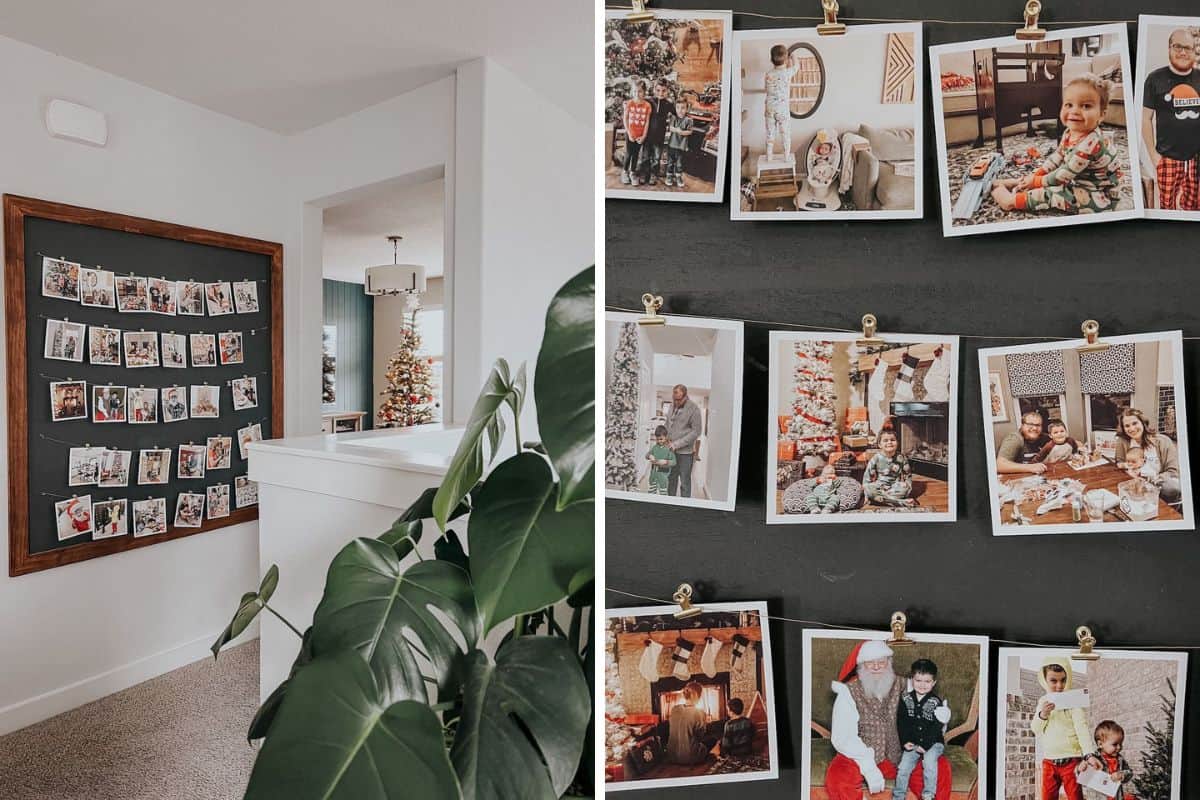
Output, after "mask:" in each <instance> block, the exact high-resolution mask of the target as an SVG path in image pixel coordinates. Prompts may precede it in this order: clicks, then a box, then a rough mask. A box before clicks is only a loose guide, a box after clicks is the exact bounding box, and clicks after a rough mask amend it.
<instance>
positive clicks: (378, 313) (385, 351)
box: [366, 278, 452, 417]
mask: <svg viewBox="0 0 1200 800" xmlns="http://www.w3.org/2000/svg"><path fill="white" fill-rule="evenodd" d="M425 283H426V286H425V289H426V291H425V293H424V294H423V295H421V308H422V309H428V310H434V309H442V308H443V306H444V304H445V291H444V290H445V285H444V282H443V280H442V279H441V278H429V279H428V280H427V281H426V282H425ZM373 305H374V307H375V363H374V365H373V369H372V376H373V377H372V385H373V387H374V393H373V394H372V395H371V402H372V407H371V408H368V409H366V410H367V411H368V412H369V413H370V414H371V416H372V417H374V415H375V413H376V412H377V411H379V403H380V401H381V400H382V399H383V392H384V391H385V390H386V389H387V386H388V380H387V378H386V377H385V375H386V373H387V365H388V361H390V360H391V358H392V356H393V355H395V353H396V349H397V348H398V347H399V346H400V331H401V329H402V328H403V326H404V324H405V319H406V318H407V316H408V312H407V308H406V306H405V298H404V297H401V296H399V295H396V296H391V297H376V298H375V301H374V303H373ZM427 320H428V317H427V315H425V314H422V313H418V314H417V327H418V328H419V329H420V332H421V339H422V342H423V347H422V350H423V351H424V352H426V353H429V352H432V351H431V350H430V348H429V347H428V345H429V344H430V343H431V341H433V339H431V331H430V328H429V324H428V322H427ZM442 334H444V332H442ZM443 338H444V335H437V340H439V341H440V340H441V339H443ZM443 344H444V343H443ZM439 352H441V353H443V354H445V355H446V356H447V360H448V361H452V358H450V355H451V354H447V353H446V351H445V349H442V350H440V351H439ZM443 402H444V401H443Z"/></svg>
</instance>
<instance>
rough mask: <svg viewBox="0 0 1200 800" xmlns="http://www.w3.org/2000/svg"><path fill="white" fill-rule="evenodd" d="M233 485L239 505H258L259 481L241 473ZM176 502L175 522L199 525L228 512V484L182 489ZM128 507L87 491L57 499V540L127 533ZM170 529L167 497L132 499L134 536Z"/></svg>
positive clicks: (126, 503)
mask: <svg viewBox="0 0 1200 800" xmlns="http://www.w3.org/2000/svg"><path fill="white" fill-rule="evenodd" d="M143 452H144V451H143ZM167 452H169V451H167ZM233 485H234V503H235V505H236V507H237V508H247V507H249V506H253V505H257V503H258V484H257V483H255V482H254V481H252V480H250V479H249V478H247V477H245V476H244V475H241V476H238V477H236V478H234V484H233ZM175 503H176V505H175V519H174V523H173V526H174V527H176V528H199V527H201V526H202V525H203V523H204V520H205V519H210V520H215V519H222V518H225V517H228V516H229V484H228V483H219V484H215V485H213V486H208V487H205V491H204V492H180V493H179V495H178V496H177V498H176V501H175ZM206 504H207V505H206ZM206 509H207V514H206ZM129 510H130V509H129V500H127V499H125V498H118V499H107V500H96V501H95V502H93V501H92V496H91V495H86V494H85V495H77V496H74V497H70V498H67V499H66V500H61V501H59V502H56V503H55V504H54V517H55V521H56V525H57V528H58V540H59V541H60V542H62V541H66V540H68V539H74V538H75V537H77V536H84V535H87V534H91V537H92V538H91V540H92V541H100V540H103V539H112V538H114V537H117V536H124V535H126V534H128V533H129V532H130V529H129ZM167 530H168V527H167V500H166V498H165V497H150V498H147V499H145V500H134V501H133V535H134V536H135V537H141V536H151V535H154V534H159V533H166V532H167Z"/></svg>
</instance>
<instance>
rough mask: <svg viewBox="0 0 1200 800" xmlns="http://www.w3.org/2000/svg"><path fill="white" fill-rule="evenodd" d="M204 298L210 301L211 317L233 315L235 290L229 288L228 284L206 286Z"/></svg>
mask: <svg viewBox="0 0 1200 800" xmlns="http://www.w3.org/2000/svg"><path fill="white" fill-rule="evenodd" d="M204 296H205V298H206V299H207V301H208V315H209V316H210V317H216V316H220V315H221V314H232V313H233V290H232V289H230V288H229V283H228V282H226V281H220V282H218V283H206V284H204Z"/></svg>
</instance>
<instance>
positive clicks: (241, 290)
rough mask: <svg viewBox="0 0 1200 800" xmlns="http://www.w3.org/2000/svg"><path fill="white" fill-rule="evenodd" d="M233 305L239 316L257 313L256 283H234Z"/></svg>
mask: <svg viewBox="0 0 1200 800" xmlns="http://www.w3.org/2000/svg"><path fill="white" fill-rule="evenodd" d="M233 305H234V307H235V308H236V309H237V313H239V314H254V313H257V312H258V283H257V282H256V281H234V282H233Z"/></svg>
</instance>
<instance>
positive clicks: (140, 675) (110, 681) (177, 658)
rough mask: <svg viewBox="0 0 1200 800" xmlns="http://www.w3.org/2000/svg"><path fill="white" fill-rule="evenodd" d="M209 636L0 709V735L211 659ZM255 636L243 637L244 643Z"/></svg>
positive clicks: (210, 637)
mask: <svg viewBox="0 0 1200 800" xmlns="http://www.w3.org/2000/svg"><path fill="white" fill-rule="evenodd" d="M212 638H213V637H212V636H205V637H203V638H199V639H194V640H192V641H190V642H184V643H183V644H180V645H176V646H175V647H172V648H169V649H167V650H163V651H162V652H159V653H155V654H153V655H149V656H146V657H145V658H140V659H138V660H136V661H131V662H129V663H128V664H123V665H121V666H119V667H115V668H113V669H110V670H108V671H107V672H101V673H100V674H98V675H93V676H91V677H89V678H84V679H83V680H81V681H76V682H74V683H69V684H67V685H66V686H62V687H60V688H58V689H52V690H50V691H49V692H44V693H42V694H39V695H37V696H35V697H30V698H29V699H28V700H21V701H20V702H17V703H13V704H12V705H9V706H5V707H4V708H0V736H3V735H4V734H6V733H12V732H14V731H18V730H20V729H21V728H25V727H28V726H30V725H33V724H35V723H38V722H41V721H42V720H46V719H49V718H50V717H53V716H56V715H58V714H62V713H63V712H66V711H70V710H71V709H73V708H78V707H79V706H82V705H85V704H87V703H90V702H92V701H93V700H99V699H100V698H102V697H107V696H108V695H110V694H113V693H114V692H119V691H121V690H122V689H128V688H129V687H130V686H136V685H137V684H139V683H142V682H143V681H148V680H150V679H151V678H157V677H158V676H159V675H164V674H166V673H168V672H170V671H171V670H173V669H179V668H180V667H183V666H187V665H188V664H191V663H193V662H196V661H199V660H200V659H202V658H212V651H210V650H209V647H210V646H211V645H212ZM254 638H257V636H254V635H251V636H245V637H243V638H242V640H241V641H239V642H238V644H243V643H245V642H248V641H250V640H251V639H254Z"/></svg>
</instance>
